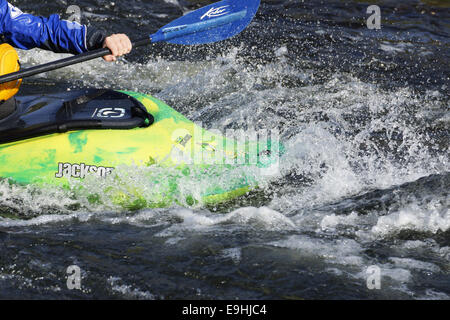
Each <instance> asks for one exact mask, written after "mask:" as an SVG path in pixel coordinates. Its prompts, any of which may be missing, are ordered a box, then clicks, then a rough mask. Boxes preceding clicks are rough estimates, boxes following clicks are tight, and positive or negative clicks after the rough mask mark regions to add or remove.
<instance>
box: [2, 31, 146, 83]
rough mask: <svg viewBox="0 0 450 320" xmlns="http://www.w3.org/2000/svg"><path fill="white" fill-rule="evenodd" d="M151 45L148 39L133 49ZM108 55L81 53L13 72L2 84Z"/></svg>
mask: <svg viewBox="0 0 450 320" xmlns="http://www.w3.org/2000/svg"><path fill="white" fill-rule="evenodd" d="M150 43H152V39H151V38H150V37H146V38H145V39H141V40H138V41H134V42H133V43H132V44H133V48H136V47H141V46H145V45H148V44H150ZM108 54H111V50H109V49H108V48H101V49H97V50H93V51H89V52H84V53H80V54H78V55H76V56H73V57H68V58H65V59H61V60H58V61H52V62H49V63H46V64H42V65H39V66H35V67H31V68H28V69H25V70H22V71H17V72H13V73H10V74H7V75H4V76H1V77H0V83H5V82H10V81H14V80H18V79H22V78H26V77H31V76H34V75H36V74H39V73H43V72H48V71H52V70H56V69H60V68H64V67H67V66H71V65H74V64H77V63H81V62H85V61H89V60H92V59H96V58H99V57H103V56H106V55H108Z"/></svg>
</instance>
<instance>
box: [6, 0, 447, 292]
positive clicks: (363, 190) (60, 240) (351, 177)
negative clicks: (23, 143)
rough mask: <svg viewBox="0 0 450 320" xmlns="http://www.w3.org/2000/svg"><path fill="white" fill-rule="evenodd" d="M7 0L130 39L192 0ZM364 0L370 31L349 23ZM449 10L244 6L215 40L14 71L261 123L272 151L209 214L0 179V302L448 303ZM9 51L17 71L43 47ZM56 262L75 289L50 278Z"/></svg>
mask: <svg viewBox="0 0 450 320" xmlns="http://www.w3.org/2000/svg"><path fill="white" fill-rule="evenodd" d="M11 2H12V3H13V4H14V5H16V6H18V7H20V8H21V9H22V10H23V11H26V12H30V13H34V14H40V15H49V14H51V13H59V14H61V15H62V16H64V17H68V16H69V14H67V13H66V9H67V7H68V6H69V5H73V4H76V5H78V6H79V7H80V9H81V13H82V15H81V19H82V23H90V24H93V25H96V26H99V27H102V28H104V29H105V30H107V31H108V32H124V33H127V34H129V35H130V37H132V38H134V39H136V38H140V37H141V36H142V35H145V34H148V33H153V32H155V31H156V30H157V29H158V28H159V27H161V26H163V25H164V24H166V23H168V22H170V21H171V20H173V19H175V18H177V17H179V16H181V15H182V14H183V13H186V12H188V11H190V10H193V9H195V8H198V7H200V6H202V5H206V4H207V3H210V2H209V1H185V0H154V1H150V0H149V1H137V0H127V1H120V0H115V1H103V0H83V1H81V0H80V1H75V0H73V1H66V0H57V1H43V0H33V1H27V0H18V1H11ZM373 4H376V5H378V6H379V7H380V8H381V29H380V30H376V29H369V28H368V27H367V24H366V21H367V19H368V18H369V16H370V14H367V12H366V10H367V8H368V7H369V5H373ZM449 8H450V4H449V2H448V1H445V0H442V1H438V0H433V1H432V0H428V1H426V0H422V1H419V0H405V1H390V0H385V1H356V0H355V1H350V0H345V1H344V0H342V1H338V0H332V1H310V0H302V1H300V0H296V1H293V0H278V1H275V0H271V1H262V5H261V8H260V10H259V12H258V14H257V16H256V18H255V19H254V21H253V22H252V24H251V25H250V27H249V28H248V29H246V30H245V31H244V32H243V33H242V34H240V35H239V36H237V37H235V38H233V39H231V40H227V41H223V42H221V43H218V44H213V45H204V46H198V47H186V46H176V45H169V44H157V45H153V46H149V47H147V48H139V49H137V50H135V51H134V52H133V53H132V54H130V55H129V56H127V57H126V59H123V60H121V61H119V62H118V63H115V64H108V63H106V62H103V61H102V60H96V61H92V62H88V63H83V64H81V65H77V66H73V67H68V68H65V69H62V70H58V71H53V72H50V73H48V74H45V75H39V76H35V77H33V78H30V79H27V80H25V81H24V85H23V87H22V89H21V93H20V94H30V93H40V92H48V91H50V90H53V91H54V90H60V91H65V90H73V89H77V88H82V87H98V88H113V89H126V90H133V91H138V92H142V93H149V94H152V95H154V96H156V97H157V98H159V99H161V100H163V101H165V102H167V103H168V104H169V105H171V106H172V107H174V108H175V109H176V110H178V111H180V112H181V113H183V114H184V115H186V116H187V117H188V118H190V119H191V120H195V121H197V122H202V123H203V126H205V127H206V128H213V129H219V130H225V129H228V128H246V126H248V125H251V126H253V127H254V128H256V129H258V130H263V129H274V128H275V129H277V130H279V132H280V137H281V141H282V143H283V144H284V145H285V147H286V153H285V154H284V155H283V156H282V158H281V159H280V170H279V174H277V175H275V176H270V177H266V178H261V186H260V189H259V190H258V191H257V192H255V193H250V194H249V195H247V196H245V197H243V198H241V199H238V200H237V201H234V202H233V203H230V204H227V205H226V206H221V207H218V208H211V207H207V206H202V205H198V206H195V207H180V206H177V205H176V204H173V206H170V207H169V208H161V209H145V208H144V209H141V210H138V211H130V210H125V209H123V208H119V207H116V206H115V205H114V204H113V203H109V202H108V201H107V199H104V201H103V202H102V204H98V203H97V204H91V203H89V202H88V201H86V198H87V196H88V194H84V193H82V192H80V193H70V192H69V191H67V190H65V189H56V188H54V189H49V190H39V189H35V188H32V187H24V186H17V185H11V184H9V183H7V182H6V181H0V216H1V218H0V298H3V299H5V298H17V299H23V298H33V299H34V298H50V299H52V298H55V299H56V298H57V299H59V298H67V299H71V298H79V299H85V298H86V299H89V298H120V299H449V297H450V212H449V189H450V165H449V142H450V132H449V128H450V94H449V92H450V10H449ZM19 55H20V58H21V62H22V66H23V67H26V66H31V65H36V64H39V63H44V62H48V61H52V60H56V59H58V58H60V57H61V55H57V54H53V53H51V54H49V53H48V52H44V51H42V50H32V51H20V52H19ZM129 170H133V168H130V169H129ZM130 183H135V184H138V185H140V186H145V187H148V188H149V189H151V188H152V185H151V181H145V180H143V179H136V180H134V181H133V182H130ZM91 187H92V188H95V185H92V186H91ZM190 187H191V188H194V189H195V188H196V187H198V188H200V187H201V186H195V185H191V186H190ZM71 265H76V266H79V268H80V270H81V290H69V289H68V288H67V285H66V281H67V273H66V272H67V268H68V267H69V266H71ZM376 274H378V275H379V280H380V281H379V283H377V284H379V286H376V288H373V287H371V286H370V285H369V286H368V278H369V277H370V276H371V275H376Z"/></svg>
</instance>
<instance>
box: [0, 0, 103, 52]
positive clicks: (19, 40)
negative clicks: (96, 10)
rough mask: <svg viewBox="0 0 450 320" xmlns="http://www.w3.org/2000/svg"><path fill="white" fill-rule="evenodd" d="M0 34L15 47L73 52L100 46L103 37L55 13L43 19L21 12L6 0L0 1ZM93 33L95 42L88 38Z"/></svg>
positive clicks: (94, 30)
mask: <svg viewBox="0 0 450 320" xmlns="http://www.w3.org/2000/svg"><path fill="white" fill-rule="evenodd" d="M0 34H1V36H2V40H3V42H7V43H9V44H11V45H12V46H14V47H16V48H20V49H32V48H41V49H46V50H51V51H53V52H58V53H73V54H77V53H81V52H86V51H88V50H90V49H93V48H96V47H99V45H100V43H99V41H101V40H102V37H103V34H101V33H100V34H99V32H98V30H96V29H93V28H92V29H91V30H89V31H88V30H87V27H86V26H84V25H81V24H79V23H77V22H70V21H67V20H61V19H60V17H59V16H58V15H56V14H54V15H51V16H50V17H49V18H44V17H38V16H33V15H31V14H26V13H23V12H22V11H20V9H18V8H16V7H14V6H13V5H11V4H10V3H8V2H7V1H6V0H0ZM94 34H95V35H96V38H95V39H94V40H95V41H94V40H92V39H88V37H89V38H92V35H94ZM93 41H94V42H95V43H93Z"/></svg>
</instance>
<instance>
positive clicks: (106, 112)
mask: <svg viewBox="0 0 450 320" xmlns="http://www.w3.org/2000/svg"><path fill="white" fill-rule="evenodd" d="M125 114H126V110H125V109H123V108H102V109H98V108H97V109H95V111H94V113H93V114H92V118H123V117H125Z"/></svg>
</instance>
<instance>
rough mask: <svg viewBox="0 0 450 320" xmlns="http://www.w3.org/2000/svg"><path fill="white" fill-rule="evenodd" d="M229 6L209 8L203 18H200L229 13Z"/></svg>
mask: <svg viewBox="0 0 450 320" xmlns="http://www.w3.org/2000/svg"><path fill="white" fill-rule="evenodd" d="M228 7H229V5H227V6H222V7H217V8H214V7H213V8H211V9H209V10H208V12H206V13H205V14H204V15H203V16H202V17H201V18H200V20H203V19H204V18H206V17H208V18H215V17H220V16H223V15H226V14H228V11H227V8H228Z"/></svg>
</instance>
